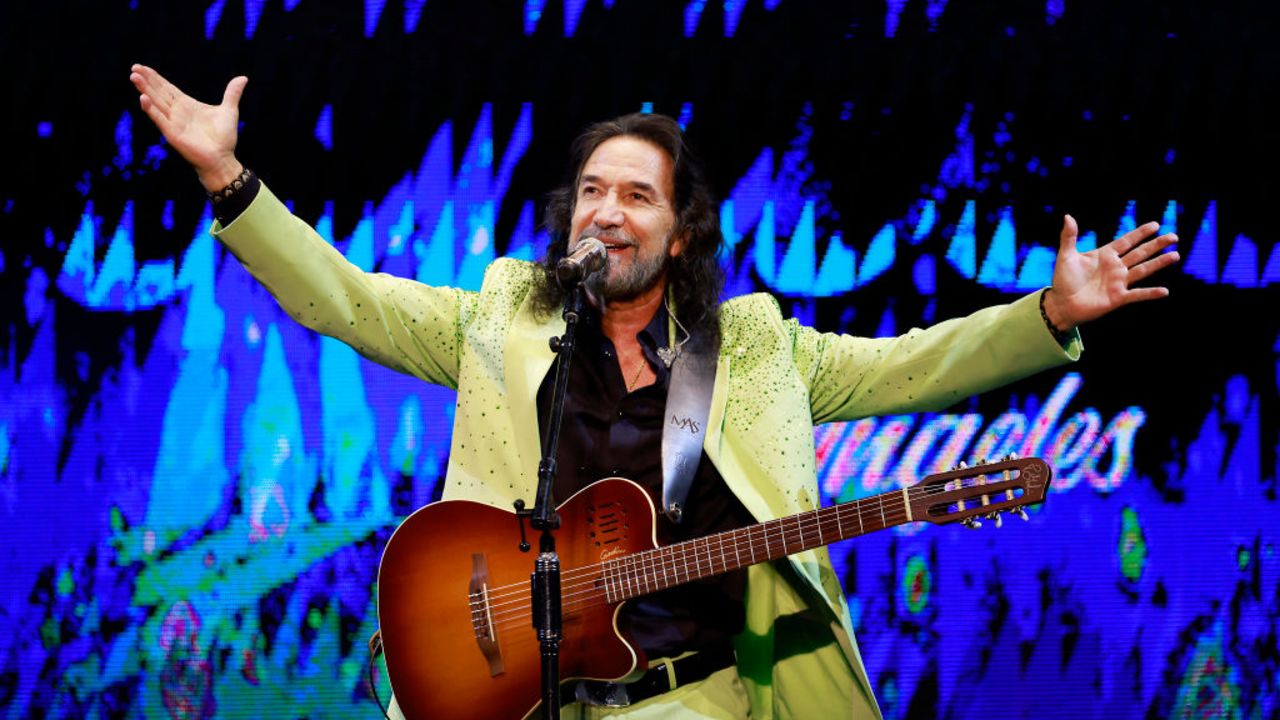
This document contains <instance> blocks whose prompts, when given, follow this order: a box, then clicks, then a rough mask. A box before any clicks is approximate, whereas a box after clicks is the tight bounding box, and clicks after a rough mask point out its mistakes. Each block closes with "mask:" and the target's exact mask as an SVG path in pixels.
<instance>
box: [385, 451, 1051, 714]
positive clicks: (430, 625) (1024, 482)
mask: <svg viewBox="0 0 1280 720" xmlns="http://www.w3.org/2000/svg"><path fill="white" fill-rule="evenodd" d="M1051 475H1052V471H1051V470H1050V468H1049V466H1048V465H1047V464H1045V462H1044V461H1043V460H1040V459H1038V458H1026V459H1006V460H1003V461H1000V462H994V463H989V464H979V465H975V466H973V467H969V468H966V467H963V466H962V467H960V468H957V469H954V470H950V471H947V472H943V473H938V474H935V475H930V476H929V477H926V478H925V479H924V480H921V481H920V482H919V483H917V484H916V485H913V486H911V487H906V488H901V489H898V490H893V491H890V492H886V493H882V494H879V495H875V496H872V497H868V498H863V499H861V500H854V501H852V502H847V503H842V504H839V505H833V506H831V507H826V508H821V509H818V510H811V511H809V512H803V513H800V514H798V515H792V516H789V517H784V518H780V519H777V520H769V521H768V522H763V523H759V524H757V525H751V526H748V527H743V528H739V529H737V530H728V531H725V532H720V533H716V534H714V535H708V536H705V537H700V538H697V539H694V540H688V541H685V542H681V543H677V544H673V545H666V546H659V545H658V544H657V540H656V525H655V514H654V507H653V502H652V501H651V500H650V498H649V495H648V493H646V492H645V491H644V489H643V488H641V487H640V486H639V485H637V484H635V483H633V482H631V481H630V480H625V479H622V478H609V479H606V480H600V481H598V482H595V483H593V484H591V485H589V486H587V487H586V488H584V489H582V490H581V491H579V492H578V493H576V494H574V495H573V496H572V497H570V498H569V499H568V500H566V501H565V502H564V503H563V504H562V505H560V506H559V508H557V510H558V512H559V515H560V529H559V530H557V531H556V550H557V552H558V554H559V556H560V566H561V579H560V588H561V594H562V597H563V614H562V622H563V633H562V634H563V640H562V641H561V646H560V674H561V677H562V678H563V679H564V681H565V682H569V681H572V680H575V679H584V678H585V679H595V680H606V681H612V680H620V679H622V678H625V677H627V676H628V675H630V674H632V672H633V671H635V670H636V669H637V668H644V667H646V665H647V662H646V659H645V657H644V655H643V652H642V651H641V650H640V649H638V648H636V647H635V646H633V645H632V644H631V643H630V642H629V641H628V639H627V638H626V637H624V635H623V634H622V633H621V632H620V631H619V629H618V623H617V621H618V614H619V611H620V609H621V606H622V604H623V603H624V602H626V601H627V600H629V599H631V598H636V597H640V596H642V595H646V594H648V593H652V592H655V591H658V590H662V589H664V588H669V587H672V586H674V585H679V584H682V583H686V582H689V581H692V580H698V579H700V578H706V577H710V576H713V575H718V574H721V573H725V572H729V571H731V570H736V569H739V568H743V567H746V566H748V565H754V564H756V563H761V562H766V561H769V560H777V559H779V558H782V557H785V556H787V555H791V554H794V553H798V552H802V551H804V550H809V549H812V548H816V547H819V546H823V545H827V544H829V543H833V542H836V541H838V540H845V539H848V538H852V537H857V536H859V535H864V534H866V533H869V532H873V531H876V530H883V529H885V528H889V527H894V526H896V525H902V524H905V523H910V522H931V523H935V524H943V523H951V522H964V523H965V524H968V525H970V526H971V527H972V526H976V525H978V524H980V523H981V519H982V518H989V519H992V520H995V521H996V522H997V523H998V522H999V520H1000V518H1001V516H1000V513H1002V512H1016V513H1018V514H1021V515H1022V516H1023V518H1024V519H1025V517H1026V515H1025V511H1023V509H1022V508H1023V506H1026V505H1030V504H1034V503H1039V502H1043V501H1044V497H1045V492H1046V490H1047V489H1048V486H1049V480H1050V477H1051ZM523 522H524V520H523V519H522V518H520V517H519V516H517V515H516V514H515V513H514V512H510V511H506V510H502V509H500V508H495V507H492V506H490V505H484V504H481V503H477V502H471V501H466V500H445V501H441V502H437V503H433V504H431V505H427V506H426V507H423V508H421V509H419V510H418V511H416V512H415V513H413V514H412V515H410V516H409V518H407V519H406V520H405V521H404V523H403V524H401V525H400V527H399V528H398V529H397V530H396V531H395V533H394V534H392V536H391V539H390V540H388V541H387V547H386V550H385V552H384V554H383V556H382V563H381V565H380V567H379V569H378V622H379V624H380V626H381V630H382V640H383V650H384V652H385V654H386V662H387V673H388V675H389V677H390V680H391V689H392V691H393V692H394V693H395V697H396V701H397V702H398V703H399V706H400V709H401V710H402V711H403V712H404V714H405V717H406V718H409V719H410V720H419V719H421V718H448V719H449V720H468V719H471V718H476V719H479V718H522V717H527V716H529V715H530V714H532V713H533V712H534V711H535V710H536V709H537V708H538V706H539V704H540V703H541V665H540V651H539V643H538V638H537V634H536V631H535V630H534V628H533V624H532V615H533V612H532V603H531V600H530V575H531V572H532V570H533V564H534V558H535V556H536V550H535V551H533V552H525V551H522V550H521V548H520V544H521V541H522V539H523V538H524V529H523V526H522V523H523ZM534 540H535V541H536V538H534Z"/></svg>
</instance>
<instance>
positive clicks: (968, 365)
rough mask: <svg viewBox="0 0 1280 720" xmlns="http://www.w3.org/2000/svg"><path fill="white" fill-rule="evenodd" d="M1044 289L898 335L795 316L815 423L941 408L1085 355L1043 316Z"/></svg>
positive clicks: (796, 345)
mask: <svg viewBox="0 0 1280 720" xmlns="http://www.w3.org/2000/svg"><path fill="white" fill-rule="evenodd" d="M1039 300H1040V293H1039V292H1035V293H1032V294H1030V295H1027V296H1025V297H1023V298H1021V299H1019V300H1017V301H1015V302H1013V303H1011V304H1008V305H995V306H992V307H988V308H984V309H982V310H979V311H977V312H975V313H973V314H972V315H969V316H967V317H963V318H956V319H953V320H947V321H944V322H941V323H938V324H936V325H932V326H930V327H929V328H926V329H919V328H915V329H912V330H910V331H908V332H907V333H905V334H903V335H899V336H897V337H892V338H864V337H854V336H850V335H840V334H837V333H822V332H818V331H816V330H814V329H813V328H809V327H805V326H803V325H800V324H799V323H798V322H796V321H794V320H789V321H787V325H788V327H789V329H790V331H791V333H792V342H793V346H792V347H793V351H794V357H795V360H796V368H797V370H798V371H799V372H800V374H801V377H802V378H804V380H805V382H806V384H807V386H808V388H809V402H810V409H811V410H812V412H813V420H814V422H815V423H820V422H832V421H837V420H856V419H858V418H863V417H870V416H876V415H892V414H899V413H912V412H923V411H930V410H939V409H942V408H944V407H947V406H949V405H951V404H953V403H955V402H957V401H959V400H962V399H964V398H966V397H969V396H970V395H974V394H976V393H981V392H985V391H987V390H990V389H992V388H995V387H999V386H1001V385H1004V384H1007V383H1010V382H1013V381H1015V380H1018V379H1021V378H1024V377H1026V376H1028V375H1031V374H1034V373H1036V372H1039V371H1041V370H1044V369H1047V368H1050V367H1055V366H1057V365H1061V364H1064V363H1067V362H1071V361H1074V360H1076V359H1078V358H1079V357H1080V353H1081V352H1082V351H1083V349H1084V345H1083V343H1082V342H1081V340H1080V336H1079V333H1078V332H1076V333H1073V335H1072V337H1071V338H1070V339H1069V340H1068V342H1067V343H1066V344H1065V345H1062V344H1059V343H1058V341H1057V340H1055V339H1054V337H1053V335H1052V334H1050V332H1049V330H1048V328H1046V327H1045V325H1044V320H1043V319H1042V318H1041V316H1040V306H1039Z"/></svg>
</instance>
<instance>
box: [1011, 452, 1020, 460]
mask: <svg viewBox="0 0 1280 720" xmlns="http://www.w3.org/2000/svg"><path fill="white" fill-rule="evenodd" d="M1009 459H1010V460H1017V459H1018V453H1016V452H1011V453H1009Z"/></svg>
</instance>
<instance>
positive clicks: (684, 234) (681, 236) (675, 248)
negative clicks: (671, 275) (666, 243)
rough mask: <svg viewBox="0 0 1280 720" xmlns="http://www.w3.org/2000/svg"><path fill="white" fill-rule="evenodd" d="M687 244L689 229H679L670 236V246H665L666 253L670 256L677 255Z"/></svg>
mask: <svg viewBox="0 0 1280 720" xmlns="http://www.w3.org/2000/svg"><path fill="white" fill-rule="evenodd" d="M688 246H689V231H688V230H681V231H680V232H678V233H676V234H675V236H674V237H672V238H671V247H669V248H667V255H669V256H670V257H673V258H675V257H679V256H680V255H681V254H682V253H683V252H684V250H685V248H686V247H688Z"/></svg>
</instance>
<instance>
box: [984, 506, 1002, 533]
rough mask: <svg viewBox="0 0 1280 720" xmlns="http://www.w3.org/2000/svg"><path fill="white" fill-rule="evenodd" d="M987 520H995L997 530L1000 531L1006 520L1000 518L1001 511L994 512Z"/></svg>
mask: <svg viewBox="0 0 1280 720" xmlns="http://www.w3.org/2000/svg"><path fill="white" fill-rule="evenodd" d="M987 519H988V520H994V521H995V523H996V528H997V529H999V528H1000V527H1002V526H1003V525H1004V518H1002V517H1000V511H999V510H996V511H995V512H993V513H991V514H990V515H988V516H987Z"/></svg>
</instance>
